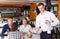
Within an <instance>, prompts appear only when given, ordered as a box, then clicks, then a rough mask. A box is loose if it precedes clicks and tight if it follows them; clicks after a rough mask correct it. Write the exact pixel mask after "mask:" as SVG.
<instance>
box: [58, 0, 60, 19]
mask: <svg viewBox="0 0 60 39" xmlns="http://www.w3.org/2000/svg"><path fill="white" fill-rule="evenodd" d="M58 19H59V20H60V0H58Z"/></svg>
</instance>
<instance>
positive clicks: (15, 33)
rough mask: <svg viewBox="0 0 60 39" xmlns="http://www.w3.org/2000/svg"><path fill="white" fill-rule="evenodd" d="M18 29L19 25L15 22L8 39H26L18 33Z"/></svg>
mask: <svg viewBox="0 0 60 39" xmlns="http://www.w3.org/2000/svg"><path fill="white" fill-rule="evenodd" d="M17 29H18V24H17V23H16V22H14V23H13V24H12V27H11V28H10V32H9V33H8V39H24V38H23V35H22V33H21V32H20V31H17Z"/></svg>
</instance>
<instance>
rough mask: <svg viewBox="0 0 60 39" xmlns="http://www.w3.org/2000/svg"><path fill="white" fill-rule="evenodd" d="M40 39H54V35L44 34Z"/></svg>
mask: <svg viewBox="0 0 60 39" xmlns="http://www.w3.org/2000/svg"><path fill="white" fill-rule="evenodd" d="M40 38H41V39H52V35H51V34H48V33H47V32H42V33H41V34H40Z"/></svg>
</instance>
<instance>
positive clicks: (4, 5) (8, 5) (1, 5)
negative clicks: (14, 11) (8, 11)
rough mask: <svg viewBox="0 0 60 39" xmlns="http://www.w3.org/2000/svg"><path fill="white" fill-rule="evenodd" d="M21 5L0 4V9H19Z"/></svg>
mask: <svg viewBox="0 0 60 39" xmlns="http://www.w3.org/2000/svg"><path fill="white" fill-rule="evenodd" d="M22 6H23V5H20V4H0V7H17V8H21V7H22Z"/></svg>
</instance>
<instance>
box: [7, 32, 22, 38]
mask: <svg viewBox="0 0 60 39" xmlns="http://www.w3.org/2000/svg"><path fill="white" fill-rule="evenodd" d="M8 35H9V38H10V39H21V36H22V33H21V32H20V31H14V32H9V34H8Z"/></svg>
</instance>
